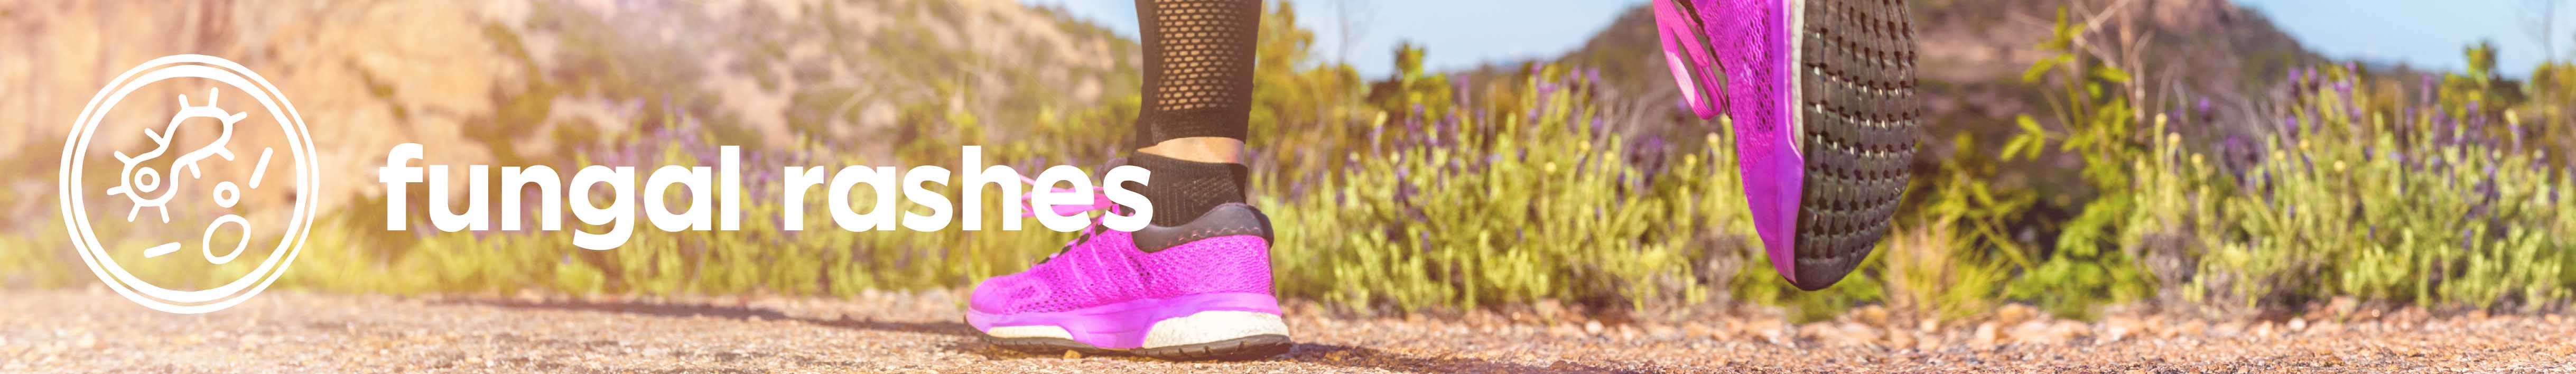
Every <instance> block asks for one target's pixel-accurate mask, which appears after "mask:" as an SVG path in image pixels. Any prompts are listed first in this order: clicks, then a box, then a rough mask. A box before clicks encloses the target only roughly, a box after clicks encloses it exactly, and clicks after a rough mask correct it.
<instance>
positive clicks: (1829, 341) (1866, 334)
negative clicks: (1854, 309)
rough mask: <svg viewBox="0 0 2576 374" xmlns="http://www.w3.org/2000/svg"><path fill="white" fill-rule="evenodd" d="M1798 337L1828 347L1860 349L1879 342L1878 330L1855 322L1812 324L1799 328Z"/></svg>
mask: <svg viewBox="0 0 2576 374" xmlns="http://www.w3.org/2000/svg"><path fill="white" fill-rule="evenodd" d="M1798 337H1801V338H1807V339H1814V340H1815V341H1816V342H1818V343H1822V344H1824V345H1825V346H1827V347H1860V346H1868V345H1870V344H1871V343H1874V342H1877V341H1878V330H1876V329H1872V328H1870V327H1869V326H1867V325H1862V324H1859V323H1853V322H1844V323H1840V324H1826V323H1810V324H1806V325H1804V326H1799V327H1798Z"/></svg>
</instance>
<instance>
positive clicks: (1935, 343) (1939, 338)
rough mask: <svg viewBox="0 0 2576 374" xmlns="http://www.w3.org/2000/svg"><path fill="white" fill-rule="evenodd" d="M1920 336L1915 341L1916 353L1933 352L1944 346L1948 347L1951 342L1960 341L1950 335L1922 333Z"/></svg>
mask: <svg viewBox="0 0 2576 374" xmlns="http://www.w3.org/2000/svg"><path fill="white" fill-rule="evenodd" d="M1920 335H1921V336H1916V337H1915V339H1914V350H1916V351H1923V352H1931V351H1933V350H1938V349H1941V346H1943V345H1948V344H1950V342H1955V341H1958V340H1959V339H1957V338H1956V336H1955V335H1954V334H1950V333H1932V332H1925V333H1920Z"/></svg>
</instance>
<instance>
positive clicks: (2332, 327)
mask: <svg viewBox="0 0 2576 374" xmlns="http://www.w3.org/2000/svg"><path fill="white" fill-rule="evenodd" d="M2343 330H2344V326H2343V323H2342V322H2335V321H2325V322H2317V324H2316V325H2315V326H2308V333H2310V334H2318V335H2324V334H2333V333H2339V332H2343Z"/></svg>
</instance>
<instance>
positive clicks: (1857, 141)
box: [1655, 0, 1922, 291]
mask: <svg viewBox="0 0 2576 374" xmlns="http://www.w3.org/2000/svg"><path fill="white" fill-rule="evenodd" d="M1907 14H1909V13H1908V12H1907V10H1906V1H1905V0H1751V1H1733V0H1727V1H1721V0H1656V1H1655V21H1656V22H1655V23H1656V24H1657V26H1658V29H1659V31H1660V33H1661V34H1662V36H1663V42H1664V58H1665V60H1666V62H1667V63H1668V64H1670V65H1671V67H1672V71H1673V80H1674V82H1676V83H1678V84H1679V85H1680V86H1681V90H1682V98H1683V101H1685V103H1686V104H1687V105H1688V106H1689V107H1690V108H1691V111H1692V112H1695V113H1697V114H1699V116H1700V118H1714V117H1716V116H1717V115H1719V114H1725V115H1727V117H1729V118H1730V119H1732V120H1733V121H1734V128H1735V129H1734V130H1735V135H1736V136H1735V152H1736V157H1737V160H1738V161H1739V162H1740V165H1739V168H1740V169H1739V170H1740V171H1741V172H1742V173H1743V176H1744V197H1745V200H1746V203H1747V204H1748V205H1750V206H1751V207H1752V211H1753V226H1754V228H1755V230H1756V231H1758V232H1760V233H1761V235H1762V243H1763V247H1765V248H1766V249H1767V251H1766V252H1767V253H1768V254H1769V255H1770V257H1771V266H1772V269H1773V270H1776V271H1778V272H1779V273H1780V276H1781V277H1784V278H1788V280H1789V283H1791V284H1795V285H1797V286H1798V288H1799V289H1805V290H1810V291H1812V290H1817V289H1823V288H1825V287H1827V286H1832V285H1833V284H1834V282H1836V281H1840V280H1842V278H1843V276H1845V275H1849V274H1850V273H1851V271H1852V268H1853V267H1855V266H1858V265H1860V261H1861V259H1863V258H1867V257H1869V251H1870V248H1872V247H1874V246H1876V245H1877V244H1878V239H1879V238H1880V237H1882V236H1886V234H1887V230H1888V218H1889V216H1891V215H1893V214H1895V213H1896V205H1897V201H1898V200H1901V199H1903V197H1904V194H1905V185H1906V179H1907V178H1908V177H1909V176H1910V175H1911V173H1910V172H1909V170H1908V168H1909V167H1910V166H1911V164H1912V163H1913V160H1914V149H1915V144H1914V142H1915V139H1916V138H1917V137H1919V136H1920V135H1919V134H1920V133H1921V131H1922V129H1921V127H1922V125H1921V124H1920V123H1919V122H1918V120H1919V119H1920V118H1922V111H1921V110H1920V109H1919V108H1920V107H1919V106H1918V104H1916V103H1915V100H1914V41H1913V38H1914V32H1913V30H1912V29H1911V27H1912V26H1911V22H1910V21H1909V19H1908V16H1907Z"/></svg>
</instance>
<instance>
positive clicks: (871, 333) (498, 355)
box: [0, 290, 2576, 373]
mask: <svg viewBox="0 0 2576 374" xmlns="http://www.w3.org/2000/svg"><path fill="white" fill-rule="evenodd" d="M958 300H959V299H958V296H957V294H955V293H953V292H925V293H875V294H868V295H861V296H859V297H853V298H847V299H840V298H832V299H821V298H801V299H800V298H712V299H697V300H644V299H628V300H611V299H585V300H564V299H551V300H549V299H545V298H536V297H520V298H507V297H394V296H352V295H332V294H305V293H295V292H271V293H267V294H262V295H260V296H259V297H258V298H256V299H254V300H252V301H250V302H248V303H245V304H242V305H240V306H237V307H234V308H232V309H229V310H224V311H221V312H217V313H213V314H209V315H172V314H166V313H161V312H156V311H151V310H149V309H145V308H143V307H140V306H136V305H133V304H131V303H129V302H127V301H126V300H124V299H122V298H120V297H118V296H117V295H115V294H113V293H110V292H106V291H99V290H13V291H0V372H11V373H20V372H98V371H143V372H280V371H285V372H424V371H428V372H491V371H541V372H715V371H746V372H773V371H786V372H1081V373H1090V372H1193V373H1196V372H1263V373H1268V372H1574V373H1581V372H1852V371H1870V372H1885V371H1960V370H1998V371H2019V372H2067V371H2073V372H2136V371H2143V372H2161V371H2168V370H2178V371H2187V372H2202V371H2219V372H2230V371H2237V372H2279V371H2321V372H2389V371H2442V372H2455V371H2473V372H2485V371H2503V372H2532V371H2568V370H2576V369H2570V368H2576V358H2571V357H2576V329H2571V328H2570V327H2569V326H2568V324H2567V323H2563V322H2565V321H2564V319H2563V318H2561V317H2558V316H2555V315H2537V316H2519V315H2515V316H2493V317H2489V316H2482V315H2460V316H2447V317H2435V316H2427V315H2422V313H2420V312H2419V313H2403V312H2398V313H2387V314H2384V315H2383V314H2381V313H2361V314H2367V315H2361V314H2356V315H2354V316H2343V317H2325V318H2320V319H2318V320H2317V321H2315V322H2310V321H2309V320H2307V319H2304V318H2298V317H2292V318H2286V319H2285V320H2286V321H2287V322H2204V321H2197V320H2183V321H2181V322H2173V320H2167V319H2164V318H2127V317H2114V318H2111V319H2105V320H2104V321H2101V322H2091V323H2080V322H2073V321H2063V320H2050V319H2048V318H2047V317H2045V316H2027V317H2006V318H2013V319H2018V320H2014V321H1988V322H1985V323H1979V324H1973V325H1971V324H1961V325H1960V326H1957V327H1947V328H1921V327H1877V326H1873V325H1871V324H1870V323H1869V322H1880V323H1884V322H1885V321H1884V320H1879V319H1875V318H1872V317H1868V316H1866V313H1864V315H1863V316H1861V317H1858V318H1855V317H1851V316H1846V317H1845V318H1842V319H1841V320H1839V321H1838V322H1820V323H1809V324H1802V325H1801V324H1785V323H1780V322H1778V320H1777V319H1776V318H1763V317H1722V318H1700V319H1694V320H1691V321H1683V322H1677V323H1676V322H1657V323H1648V322H1636V323H1618V324H1616V325H1615V326H1599V325H1596V324H1592V323H1585V324H1572V323H1557V324H1534V323H1526V322H1523V323H1514V322H1495V321H1505V320H1508V319H1507V318H1475V316H1470V317H1461V318H1452V319H1434V318H1422V317H1416V318H1411V319H1366V318H1353V319H1340V318H1325V317H1321V316H1320V315H1323V314H1325V313H1320V312H1313V311H1312V310H1313V308H1311V307H1306V306H1292V308H1291V309H1292V310H1305V311H1304V312H1292V314H1295V315H1292V316H1291V318H1290V320H1289V327H1290V328H1291V329H1292V331H1294V332H1295V333H1296V334H1297V339H1298V341H1299V345H1298V346H1297V347H1296V349H1294V350H1293V351H1291V352H1289V353H1288V354H1287V355H1284V356H1280V357H1277V358H1273V359H1270V360H1265V361H1253V362H1226V363H1171V362H1160V361H1154V360H1149V359H1143V358H1137V357H1124V356H1107V357H1080V358H1069V357H1064V356H1058V355H1028V354H1020V353H1015V352H1011V351H1004V350H1000V349H997V348H993V347H992V346H989V345H986V344H984V343H982V342H981V341H980V340H978V339H976V338H975V337H974V335H973V334H974V331H973V330H971V329H969V328H967V327H966V326H965V325H963V324H961V323H958V322H957V310H958V309H957V308H958V305H959V304H960V302H959V301H958ZM2004 314H2005V315H2007V316H2009V315H2011V314H2013V313H2004ZM2025 314H2027V313H2025ZM1999 322H2009V323H1999Z"/></svg>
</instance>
